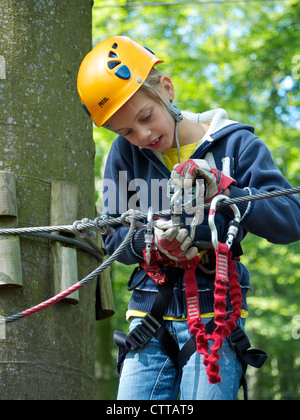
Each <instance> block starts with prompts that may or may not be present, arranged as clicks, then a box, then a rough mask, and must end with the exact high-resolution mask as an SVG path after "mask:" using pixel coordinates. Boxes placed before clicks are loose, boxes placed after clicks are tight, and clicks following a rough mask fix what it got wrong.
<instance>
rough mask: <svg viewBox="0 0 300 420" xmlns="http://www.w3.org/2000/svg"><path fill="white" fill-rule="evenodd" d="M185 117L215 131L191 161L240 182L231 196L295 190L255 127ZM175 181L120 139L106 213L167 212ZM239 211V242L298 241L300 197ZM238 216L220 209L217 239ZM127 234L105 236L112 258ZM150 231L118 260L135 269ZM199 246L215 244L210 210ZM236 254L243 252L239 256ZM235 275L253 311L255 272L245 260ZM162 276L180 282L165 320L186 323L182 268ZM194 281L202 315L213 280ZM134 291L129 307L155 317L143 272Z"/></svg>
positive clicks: (200, 275) (151, 157)
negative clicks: (254, 238)
mask: <svg viewBox="0 0 300 420" xmlns="http://www.w3.org/2000/svg"><path fill="white" fill-rule="evenodd" d="M183 115H184V117H185V118H188V119H190V120H192V121H196V122H198V123H202V124H209V130H208V131H207V133H206V135H205V136H204V138H202V139H201V141H200V142H199V144H198V146H197V148H196V150H195V152H194V153H193V155H192V156H191V157H190V158H191V159H205V160H206V161H207V162H208V163H209V164H210V166H211V167H214V168H217V169H219V170H221V171H223V172H224V173H225V175H227V176H231V177H232V178H234V179H235V180H236V182H237V185H236V186H231V195H230V198H235V197H244V196H249V195H255V194H258V193H262V192H270V191H275V190H279V189H282V188H290V187H291V185H290V184H289V183H288V181H287V180H286V179H285V178H284V176H283V175H282V173H281V172H280V170H279V169H278V168H277V167H276V165H275V164H274V162H273V160H272V157H271V153H270V151H269V149H268V148H267V146H266V145H265V143H264V142H263V141H262V140H261V139H260V138H258V137H257V136H255V134H254V128H253V127H252V126H249V125H244V124H240V123H238V122H235V121H230V120H228V116H227V113H226V111H224V110H223V109H216V110H212V111H207V112H204V113H201V114H193V113H190V112H183ZM169 178H170V171H169V170H168V169H167V167H166V165H165V163H164V160H163V157H162V155H161V154H160V153H158V152H153V151H151V150H148V149H140V148H138V147H136V146H133V145H132V144H131V143H129V142H128V141H127V140H126V139H125V138H123V137H121V136H119V137H117V138H116V140H115V141H114V142H113V145H112V147H111V150H110V153H109V156H108V160H107V164H106V169H105V174H104V191H103V201H104V203H103V204H104V211H103V213H104V214H109V215H110V216H112V217H119V216H120V215H121V214H122V213H124V212H125V211H126V210H128V209H130V208H134V209H138V210H141V211H142V212H143V213H147V210H148V207H149V206H152V207H154V210H155V211H157V210H165V209H169V201H168V198H167V192H166V188H167V181H168V180H169ZM238 207H239V210H240V212H241V216H242V220H241V228H240V233H239V238H238V239H237V241H238V242H241V241H242V239H243V238H244V237H245V236H246V234H247V232H251V233H252V234H254V235H257V236H260V237H262V238H265V239H267V240H268V241H269V242H271V243H274V244H288V243H291V242H294V241H298V240H300V201H299V198H298V195H297V194H294V195H288V196H281V197H277V198H272V199H265V200H259V201H252V202H244V203H241V204H238ZM186 216H187V215H185V214H183V215H182V221H183V223H185V222H186V221H187V219H185V217H186ZM190 217H191V215H189V218H190ZM232 218H233V213H232V210H231V208H230V207H227V206H226V207H222V208H220V209H219V210H218V211H217V213H216V216H215V221H216V226H217V229H218V236H219V241H221V242H225V241H226V233H227V230H228V223H229V222H230V220H232ZM127 232H128V228H127V227H125V226H123V225H122V226H119V227H117V228H116V231H115V234H114V235H112V236H107V237H105V247H106V250H107V252H108V254H110V255H111V254H112V253H113V252H114V251H115V250H116V249H117V248H118V246H119V245H120V244H121V242H122V241H123V240H124V238H125V236H126V234H127ZM144 233H145V229H140V230H138V231H137V232H136V234H135V236H134V238H133V240H132V243H131V244H130V245H129V246H128V247H127V248H126V249H125V251H124V252H123V253H122V255H120V257H119V262H121V263H124V264H128V265H130V264H138V263H139V262H141V261H143V257H142V251H143V249H144V248H145V243H144ZM195 241H211V232H210V229H209V226H208V211H205V214H204V220H203V222H202V223H201V224H199V225H198V226H197V229H196V235H195ZM236 249H238V248H237V247H236ZM237 254H242V252H238V251H237ZM236 270H237V272H238V274H239V282H240V285H241V290H242V296H243V305H242V308H243V309H245V310H247V309H248V308H247V302H246V294H247V292H248V290H249V289H250V280H249V273H248V270H247V269H246V267H245V266H244V265H243V264H242V263H241V262H237V269H236ZM163 271H164V272H165V273H166V274H167V276H168V277H169V278H174V279H175V280H176V284H175V286H174V290H173V296H172V299H171V301H170V303H169V307H168V309H167V311H166V313H165V316H171V317H174V318H177V319H183V318H186V316H187V311H186V301H185V288H184V272H183V270H181V269H175V270H174V269H171V268H165V267H164V268H163ZM196 278H197V283H198V291H199V303H200V310H201V313H208V312H213V310H214V301H213V295H212V284H213V280H214V277H213V276H211V275H208V274H205V273H204V272H203V271H201V270H200V269H198V270H197V272H196ZM128 287H129V289H131V290H134V291H133V294H132V297H131V300H130V303H129V309H134V310H138V311H144V312H148V311H150V309H151V307H152V304H153V302H154V300H155V297H156V293H157V287H156V285H155V284H154V283H153V281H152V280H151V279H150V278H149V277H148V275H147V274H146V272H145V271H144V270H143V269H141V268H140V267H138V268H136V269H135V270H134V272H133V274H132V276H131V279H130V281H129V285H128Z"/></svg>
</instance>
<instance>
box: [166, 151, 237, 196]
mask: <svg viewBox="0 0 300 420" xmlns="http://www.w3.org/2000/svg"><path fill="white" fill-rule="evenodd" d="M196 178H202V179H204V180H205V181H206V194H205V201H211V200H212V199H213V198H214V197H215V196H216V195H220V194H223V193H224V191H225V190H226V188H228V187H229V186H230V185H231V184H234V185H236V181H235V180H234V179H233V178H231V177H228V176H226V175H224V173H223V172H221V171H219V170H218V169H214V168H211V167H210V165H209V164H208V163H207V162H206V160H204V159H189V160H187V161H186V162H182V163H179V164H177V165H175V166H174V169H173V171H172V172H171V180H172V181H173V183H174V184H175V185H178V186H179V187H181V188H191V187H192V185H193V183H194V181H195V179H196Z"/></svg>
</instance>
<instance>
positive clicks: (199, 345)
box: [114, 196, 268, 399]
mask: <svg viewBox="0 0 300 420" xmlns="http://www.w3.org/2000/svg"><path fill="white" fill-rule="evenodd" d="M224 197H225V196H218V197H216V198H215V199H214V200H213V201H212V203H211V209H210V213H209V225H210V228H211V232H212V238H213V245H214V249H215V252H216V262H217V263H216V265H217V267H216V280H215V287H214V298H215V305H214V311H215V318H214V319H213V320H211V321H210V322H209V323H208V324H207V325H206V326H205V325H204V324H203V322H202V320H201V314H200V308H199V298H198V286H197V281H196V277H195V271H196V269H197V267H198V264H199V262H200V258H199V257H195V258H194V259H193V260H191V261H189V262H186V263H183V262H179V264H180V265H181V268H183V269H184V270H185V293H186V302H187V312H188V325H189V327H190V332H191V334H192V337H191V338H190V339H189V340H188V341H187V342H186V344H185V345H184V346H183V348H182V349H181V350H180V349H179V347H178V344H177V342H176V341H175V339H174V337H173V336H172V335H171V334H170V333H169V331H168V330H167V329H166V327H165V326H164V322H163V315H164V313H165V311H166V309H167V307H168V304H169V301H170V299H171V296H172V292H173V288H174V280H172V279H168V278H167V277H166V275H165V274H164V273H163V271H162V268H161V267H162V266H168V267H169V268H171V269H172V268H176V267H177V269H178V263H176V262H174V261H171V260H168V259H164V257H161V256H159V254H157V253H155V250H153V249H152V250H151V264H147V262H144V263H140V266H141V267H142V268H143V269H144V270H145V271H146V273H147V274H148V276H149V277H150V278H151V279H152V280H153V281H154V282H155V284H156V285H157V287H158V293H157V296H156V299H155V301H154V303H153V306H152V308H151V310H150V312H149V313H148V314H147V315H146V316H145V317H144V318H143V319H141V322H140V324H138V325H137V326H136V327H135V328H134V329H133V330H132V331H131V332H130V333H129V334H125V333H122V332H120V331H115V333H114V340H115V343H116V344H117V345H118V347H119V356H118V372H119V374H121V371H122V366H123V362H124V360H125V357H126V354H127V353H128V352H130V351H134V352H135V351H138V350H140V349H142V348H144V347H145V346H146V345H147V343H148V342H149V341H150V340H151V339H152V337H155V338H156V339H157V340H158V341H159V343H160V344H161V346H162V348H163V349H164V350H165V351H166V353H167V355H168V356H169V357H170V359H171V360H172V362H173V364H174V366H175V368H176V370H177V372H178V375H181V374H182V369H183V367H184V366H185V364H186V363H187V361H188V360H189V358H190V357H191V355H192V354H193V353H194V352H195V351H196V350H197V351H198V352H199V353H200V354H203V355H204V364H205V366H206V370H207V374H208V380H209V382H210V383H218V382H220V381H221V377H220V375H219V366H218V363H217V361H218V358H219V355H218V351H219V350H220V348H221V347H222V344H223V341H224V339H225V338H227V339H228V341H229V343H230V345H231V347H232V348H233V349H234V350H235V351H236V353H237V356H238V357H239V358H240V360H241V362H242V363H243V376H242V381H241V385H242V386H243V388H244V396H245V399H247V384H246V379H245V372H246V368H247V365H248V364H251V365H252V366H254V367H256V368H259V367H261V366H262V365H263V364H264V362H265V360H266V359H267V357H268V355H267V353H265V352H264V351H262V350H257V349H250V347H251V345H250V342H249V339H248V336H247V335H246V333H245V331H244V330H243V329H242V328H241V327H240V326H237V324H236V321H237V320H238V318H240V315H241V313H240V308H241V303H242V296H241V291H240V285H239V283H238V275H237V274H236V273H235V268H236V264H235V263H234V261H233V258H232V254H231V253H230V248H231V246H232V242H233V239H234V238H235V237H236V236H237V233H238V225H239V221H240V212H239V210H238V208H237V206H235V205H232V206H231V207H232V210H233V212H234V220H233V221H232V222H231V223H230V226H229V229H228V233H227V241H226V243H225V244H220V243H219V242H218V232H217V229H216V226H215V222H214V218H215V213H216V207H217V204H218V203H219V202H220V201H221V200H223V199H224ZM172 204H173V203H171V206H172ZM148 220H149V219H148ZM147 232H148V234H149V226H148V230H147ZM144 256H146V252H145V254H144ZM228 271H229V278H228ZM227 285H228V288H229V295H230V298H231V309H230V310H229V309H228V308H227V303H226V295H227V291H228V290H227ZM209 341H213V343H214V345H213V346H212V347H211V350H210V352H209Z"/></svg>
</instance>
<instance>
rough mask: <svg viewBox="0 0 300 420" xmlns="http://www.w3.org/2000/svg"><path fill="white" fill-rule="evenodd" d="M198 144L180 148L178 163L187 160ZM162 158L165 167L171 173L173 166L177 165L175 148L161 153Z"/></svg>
mask: <svg viewBox="0 0 300 420" xmlns="http://www.w3.org/2000/svg"><path fill="white" fill-rule="evenodd" d="M198 144H199V143H198V142H196V143H192V144H187V145H185V146H181V147H180V162H185V161H186V160H188V159H189V158H190V157H191V156H192V154H193V153H194V151H195V150H196V148H197V146H198ZM162 156H163V158H164V161H165V165H166V167H167V168H168V169H169V171H171V170H172V169H173V168H174V165H176V164H177V163H178V152H177V148H175V149H169V150H167V151H166V152H165V153H162Z"/></svg>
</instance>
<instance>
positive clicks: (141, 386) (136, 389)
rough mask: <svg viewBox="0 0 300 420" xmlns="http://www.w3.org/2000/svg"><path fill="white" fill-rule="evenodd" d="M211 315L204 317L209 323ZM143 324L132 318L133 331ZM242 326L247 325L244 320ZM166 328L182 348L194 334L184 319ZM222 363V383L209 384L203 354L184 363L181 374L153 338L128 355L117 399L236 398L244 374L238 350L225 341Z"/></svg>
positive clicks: (194, 356) (168, 322)
mask: <svg viewBox="0 0 300 420" xmlns="http://www.w3.org/2000/svg"><path fill="white" fill-rule="evenodd" d="M210 320H211V318H204V319H203V322H204V323H205V324H206V323H207V322H209V321H210ZM139 323H140V319H139V318H135V319H133V320H132V321H131V324H130V331H131V330H132V329H133V328H135V327H136V325H137V324H139ZM238 323H239V325H240V326H241V327H242V328H244V327H245V320H243V319H240V320H239V321H238ZM166 327H167V328H168V330H169V331H170V332H171V333H172V334H173V335H174V337H175V339H176V340H177V342H178V345H179V348H182V347H183V345H184V344H185V343H186V341H188V339H189V338H190V337H191V334H190V333H189V330H188V326H187V323H186V322H184V321H180V322H177V321H166ZM219 354H220V359H219V366H220V375H221V377H222V382H221V383H219V384H210V383H209V382H208V379H207V375H206V371H205V366H204V365H203V363H202V361H203V356H202V355H200V354H199V353H197V352H195V353H194V354H193V355H192V356H191V357H190V359H189V361H188V362H187V364H186V365H185V366H184V368H183V370H182V375H181V376H180V375H177V371H176V369H175V367H174V365H173V363H172V361H171V360H170V358H169V357H168V356H167V354H166V353H165V352H164V350H163V349H162V348H161V346H160V344H159V342H158V341H157V340H156V339H155V338H152V340H151V341H150V342H149V343H148V344H147V345H146V346H145V347H144V348H143V349H141V350H138V351H137V352H129V353H128V354H127V356H126V359H125V362H124V365H123V370H122V374H121V378H120V384H119V392H118V400H177V399H178V396H179V395H180V399H181V400H236V399H237V394H238V390H239V386H240V380H241V376H242V370H243V368H242V364H241V363H240V361H239V360H238V359H237V356H236V353H235V351H234V350H233V349H232V348H231V347H230V345H229V343H228V341H227V340H224V344H223V347H222V349H221V350H220V352H219Z"/></svg>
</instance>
